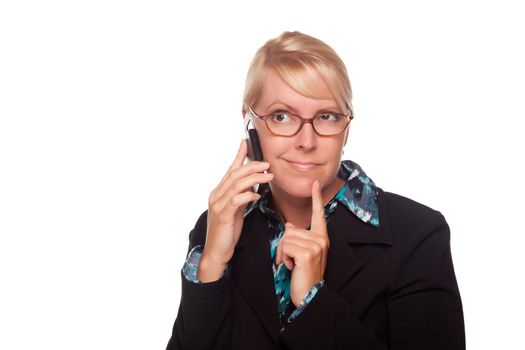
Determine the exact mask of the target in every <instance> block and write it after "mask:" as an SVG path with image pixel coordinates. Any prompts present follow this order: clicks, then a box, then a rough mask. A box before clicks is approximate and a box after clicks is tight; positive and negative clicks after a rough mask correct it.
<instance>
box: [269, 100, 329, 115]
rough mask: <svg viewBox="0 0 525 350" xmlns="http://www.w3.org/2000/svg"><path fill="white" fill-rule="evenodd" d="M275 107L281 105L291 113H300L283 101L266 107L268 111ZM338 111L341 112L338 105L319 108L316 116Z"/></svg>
mask: <svg viewBox="0 0 525 350" xmlns="http://www.w3.org/2000/svg"><path fill="white" fill-rule="evenodd" d="M275 105H281V106H283V107H285V108H284V109H286V110H287V111H289V112H292V113H298V111H297V109H295V108H294V107H292V106H290V105H289V104H287V103H285V102H282V101H275V102H273V103H272V104H270V105H269V106H268V107H266V110H270V109H272V108H273V107H274V106H275ZM337 110H339V107H338V106H336V105H332V106H327V107H323V108H319V109H318V110H317V111H316V114H318V113H325V112H336V111H337Z"/></svg>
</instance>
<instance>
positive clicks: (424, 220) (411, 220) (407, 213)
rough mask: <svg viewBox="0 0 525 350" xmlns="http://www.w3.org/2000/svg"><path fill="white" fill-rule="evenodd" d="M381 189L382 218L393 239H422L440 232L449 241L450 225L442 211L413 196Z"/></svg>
mask: <svg viewBox="0 0 525 350" xmlns="http://www.w3.org/2000/svg"><path fill="white" fill-rule="evenodd" d="M378 189H379V203H380V206H379V208H380V211H381V210H382V211H383V213H380V215H381V219H382V220H383V222H384V224H385V225H387V226H388V228H389V231H390V234H391V235H392V240H393V241H394V242H396V241H397V242H401V241H407V240H420V239H424V238H425V237H427V236H428V235H429V234H432V233H437V232H438V233H439V235H440V237H441V239H443V240H445V241H448V239H449V234H450V233H449V227H448V224H447V222H446V219H445V217H444V216H443V214H441V212H440V211H438V210H436V209H434V208H432V207H430V206H428V205H425V204H422V203H420V202H417V201H415V200H413V199H411V198H408V197H405V196H402V195H400V194H397V193H392V192H388V191H384V190H383V189H381V188H378Z"/></svg>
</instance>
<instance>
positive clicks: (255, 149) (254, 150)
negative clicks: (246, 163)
mask: <svg viewBox="0 0 525 350" xmlns="http://www.w3.org/2000/svg"><path fill="white" fill-rule="evenodd" d="M253 118H254V117H253V115H252V113H251V112H250V110H247V111H246V116H245V118H244V130H245V132H246V139H247V141H248V160H255V161H258V162H261V161H263V159H264V157H263V153H262V148H261V143H260V141H259V135H258V134H257V130H255V125H254V122H253ZM255 187H256V188H255V189H254V192H257V193H258V194H263V193H264V192H265V191H266V189H267V187H268V184H267V183H263V184H258V185H257V186H255Z"/></svg>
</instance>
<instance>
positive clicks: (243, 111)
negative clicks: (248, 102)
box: [242, 105, 246, 119]
mask: <svg viewBox="0 0 525 350" xmlns="http://www.w3.org/2000/svg"><path fill="white" fill-rule="evenodd" d="M244 117H246V106H245V105H243V106H242V119H244Z"/></svg>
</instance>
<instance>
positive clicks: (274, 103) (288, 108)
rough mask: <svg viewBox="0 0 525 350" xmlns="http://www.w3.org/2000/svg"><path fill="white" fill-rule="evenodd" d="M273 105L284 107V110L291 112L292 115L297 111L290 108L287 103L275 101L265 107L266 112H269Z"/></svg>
mask: <svg viewBox="0 0 525 350" xmlns="http://www.w3.org/2000/svg"><path fill="white" fill-rule="evenodd" d="M275 105H282V106H284V107H285V109H286V110H288V111H290V112H293V113H296V112H297V110H296V109H295V108H293V107H292V106H290V105H289V104H287V103H284V102H282V101H275V102H273V103H272V104H270V105H269V106H268V107H266V109H267V110H270V109H272V108H273V107H274V106H275Z"/></svg>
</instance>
